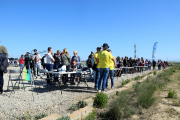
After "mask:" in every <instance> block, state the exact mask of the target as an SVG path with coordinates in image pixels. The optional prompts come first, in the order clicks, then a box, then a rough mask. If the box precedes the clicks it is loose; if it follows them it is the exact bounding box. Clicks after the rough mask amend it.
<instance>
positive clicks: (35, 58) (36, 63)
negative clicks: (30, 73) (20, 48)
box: [33, 49, 41, 79]
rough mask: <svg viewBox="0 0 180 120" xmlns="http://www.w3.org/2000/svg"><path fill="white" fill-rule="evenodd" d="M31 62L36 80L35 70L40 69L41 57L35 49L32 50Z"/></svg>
mask: <svg viewBox="0 0 180 120" xmlns="http://www.w3.org/2000/svg"><path fill="white" fill-rule="evenodd" d="M33 61H34V72H35V77H36V79H37V70H38V71H39V69H41V56H40V54H38V53H37V50H36V49H34V55H33ZM40 76H41V73H40Z"/></svg>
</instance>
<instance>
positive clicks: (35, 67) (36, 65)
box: [34, 63, 41, 77]
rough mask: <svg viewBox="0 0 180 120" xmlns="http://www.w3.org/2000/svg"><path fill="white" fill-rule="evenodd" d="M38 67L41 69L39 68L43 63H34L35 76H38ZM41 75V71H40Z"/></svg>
mask: <svg viewBox="0 0 180 120" xmlns="http://www.w3.org/2000/svg"><path fill="white" fill-rule="evenodd" d="M37 69H38V71H39V69H41V63H34V72H35V76H36V77H37ZM40 76H41V73H40Z"/></svg>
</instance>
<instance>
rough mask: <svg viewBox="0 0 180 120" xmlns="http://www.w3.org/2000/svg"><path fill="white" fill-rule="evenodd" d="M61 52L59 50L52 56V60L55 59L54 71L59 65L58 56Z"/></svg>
mask: <svg viewBox="0 0 180 120" xmlns="http://www.w3.org/2000/svg"><path fill="white" fill-rule="evenodd" d="M60 53H61V51H60V50H57V53H56V54H54V59H55V62H54V69H58V66H59V65H60V57H61V55H60Z"/></svg>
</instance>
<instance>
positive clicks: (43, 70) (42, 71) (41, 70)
mask: <svg viewBox="0 0 180 120" xmlns="http://www.w3.org/2000/svg"><path fill="white" fill-rule="evenodd" d="M39 73H47V74H49V73H48V70H46V69H40V70H39ZM51 79H52V77H49V78H42V77H41V85H40V86H43V81H42V80H51ZM40 86H39V87H40Z"/></svg>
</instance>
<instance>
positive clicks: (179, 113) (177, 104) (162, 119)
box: [131, 70, 180, 120]
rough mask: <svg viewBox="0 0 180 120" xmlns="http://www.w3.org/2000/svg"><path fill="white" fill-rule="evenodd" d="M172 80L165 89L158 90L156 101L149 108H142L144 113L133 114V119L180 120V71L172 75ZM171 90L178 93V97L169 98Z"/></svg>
mask: <svg viewBox="0 0 180 120" xmlns="http://www.w3.org/2000/svg"><path fill="white" fill-rule="evenodd" d="M170 78H171V80H172V81H171V82H170V83H169V84H168V85H167V87H166V88H165V89H163V90H160V91H156V92H155V94H154V95H155V97H156V98H157V101H156V103H155V104H154V105H153V106H151V107H150V108H148V109H142V115H133V117H132V118H131V119H133V120H141V119H149V120H180V71H178V70H177V71H176V72H175V73H174V74H173V75H172V76H171V77H170ZM169 90H174V91H175V92H176V93H177V98H176V99H173V98H167V96H168V92H169Z"/></svg>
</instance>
